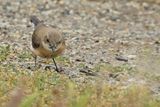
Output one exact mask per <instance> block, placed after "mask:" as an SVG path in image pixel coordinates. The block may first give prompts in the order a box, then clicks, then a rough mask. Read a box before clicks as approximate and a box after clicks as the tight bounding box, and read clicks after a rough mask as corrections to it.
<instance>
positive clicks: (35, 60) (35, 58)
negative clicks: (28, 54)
mask: <svg viewBox="0 0 160 107" xmlns="http://www.w3.org/2000/svg"><path fill="white" fill-rule="evenodd" d="M34 64H35V65H34V66H35V67H36V66H37V56H34Z"/></svg>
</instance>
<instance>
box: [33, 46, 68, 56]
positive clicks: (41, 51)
mask: <svg viewBox="0 0 160 107" xmlns="http://www.w3.org/2000/svg"><path fill="white" fill-rule="evenodd" d="M64 49H65V44H61V45H59V46H58V47H57V50H56V51H55V52H52V51H49V50H47V49H45V48H37V49H31V50H32V52H33V54H34V55H36V56H40V57H42V58H51V57H57V56H58V55H60V54H62V53H63V51H64Z"/></svg>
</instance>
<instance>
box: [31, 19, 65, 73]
mask: <svg viewBox="0 0 160 107" xmlns="http://www.w3.org/2000/svg"><path fill="white" fill-rule="evenodd" d="M30 21H31V22H32V23H33V24H34V25H35V29H34V32H33V35H32V47H31V51H32V53H33V55H34V57H35V66H36V59H37V56H40V57H42V58H53V62H54V64H55V66H56V70H57V71H59V70H58V67H57V65H56V62H55V60H54V58H55V57H57V56H58V55H60V54H62V53H63V51H64V49H65V40H64V38H63V36H62V35H61V33H60V32H59V31H58V30H57V29H55V28H52V27H51V26H46V25H45V24H44V23H43V22H42V21H40V20H39V19H38V18H37V17H36V16H31V18H30Z"/></svg>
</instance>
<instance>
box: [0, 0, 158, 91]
mask: <svg viewBox="0 0 160 107" xmlns="http://www.w3.org/2000/svg"><path fill="white" fill-rule="evenodd" d="M0 4H1V5H0V41H1V42H0V45H1V46H5V45H9V46H10V49H11V51H10V55H9V56H8V57H7V59H6V60H5V61H3V62H1V64H2V65H3V66H4V67H5V66H7V65H8V63H10V64H12V65H13V66H14V67H15V68H16V67H22V68H23V69H25V70H29V71H32V70H30V69H29V68H30V66H31V65H32V64H33V63H34V60H33V58H32V57H31V52H30V50H29V47H30V43H31V35H32V32H33V29H34V28H33V25H32V24H31V23H30V22H29V17H30V16H31V15H36V16H37V17H39V18H40V19H43V20H44V21H45V23H46V24H48V25H52V26H54V27H56V28H58V29H60V30H61V31H62V32H63V34H64V36H65V38H66V44H67V49H66V51H65V53H64V55H63V56H62V58H58V59H59V60H61V61H59V63H58V64H59V66H62V67H63V68H64V69H65V73H66V74H68V75H69V76H70V77H71V78H74V80H76V81H83V82H84V81H86V78H91V80H94V77H91V76H89V77H86V76H84V75H82V74H81V73H80V72H79V71H82V70H83V71H84V72H89V71H91V72H96V73H98V75H100V76H102V75H103V77H104V76H106V77H105V78H107V80H108V82H110V83H113V81H114V82H115V81H116V80H117V78H119V79H120V80H123V79H124V78H125V77H126V78H127V79H124V81H123V82H124V83H125V84H126V83H127V84H129V83H130V82H135V81H136V82H137V83H146V82H147V84H152V85H151V87H153V88H152V89H153V90H154V92H156V93H160V90H159V88H160V84H159V81H160V79H159V77H160V71H159V68H160V67H159V64H160V54H159V52H160V49H159V46H160V20H159V19H160V6H159V5H158V4H154V3H152V4H150V3H147V2H136V1H131V0H106V1H105V0H100V1H99V2H94V1H92V0H90V1H86V0H57V1H56V0H39V1H37V0H27V1H23V0H12V1H10V0H5V1H4V0H0ZM62 60H64V61H65V62H63V61H62ZM39 61H40V62H41V61H42V62H44V61H45V59H41V58H39ZM41 65H42V69H43V63H41ZM44 65H45V64H44ZM100 65H108V66H112V67H116V66H121V67H124V66H125V67H126V66H127V68H128V67H129V68H130V69H132V70H130V69H129V68H128V69H127V70H130V72H132V71H134V70H133V69H136V70H137V71H138V72H136V73H137V75H136V73H135V74H134V76H133V75H130V73H128V72H118V77H117V76H116V75H117V72H116V73H111V72H110V71H108V70H107V69H105V70H102V72H100V71H98V70H99V69H98V70H97V69H95V68H96V67H98V66H100ZM141 74H142V75H141ZM143 74H147V75H149V77H150V75H151V76H153V77H152V79H149V80H146V78H143ZM96 75H97V74H96ZM115 77H116V79H114V78H115ZM153 78H157V80H155V79H153ZM119 79H118V80H119ZM126 80H127V81H126ZM148 81H149V82H148Z"/></svg>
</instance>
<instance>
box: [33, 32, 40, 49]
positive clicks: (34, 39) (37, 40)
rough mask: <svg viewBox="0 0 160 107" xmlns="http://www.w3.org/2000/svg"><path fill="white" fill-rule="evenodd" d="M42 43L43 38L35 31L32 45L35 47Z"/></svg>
mask: <svg viewBox="0 0 160 107" xmlns="http://www.w3.org/2000/svg"><path fill="white" fill-rule="evenodd" d="M40 43H41V39H40V38H39V36H37V35H36V33H35V32H34V33H33V35H32V46H33V48H39V47H40Z"/></svg>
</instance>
